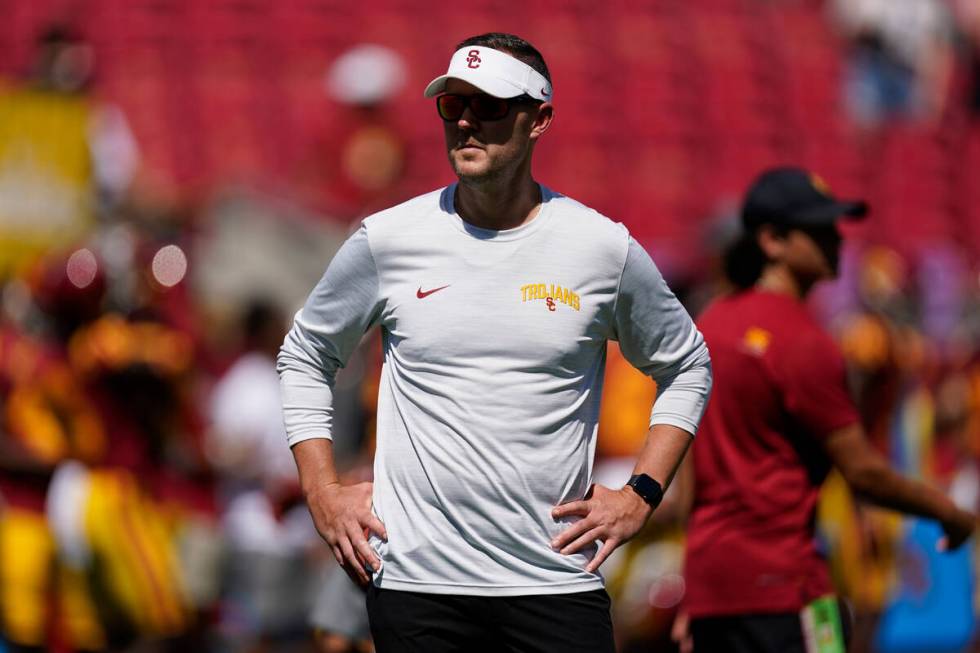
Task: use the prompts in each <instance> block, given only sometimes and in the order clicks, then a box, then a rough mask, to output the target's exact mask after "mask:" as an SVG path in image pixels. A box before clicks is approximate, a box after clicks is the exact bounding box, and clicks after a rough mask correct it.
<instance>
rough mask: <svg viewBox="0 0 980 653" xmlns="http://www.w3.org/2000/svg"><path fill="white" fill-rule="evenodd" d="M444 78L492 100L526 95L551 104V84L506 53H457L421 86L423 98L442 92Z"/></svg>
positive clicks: (486, 50) (469, 50)
mask: <svg viewBox="0 0 980 653" xmlns="http://www.w3.org/2000/svg"><path fill="white" fill-rule="evenodd" d="M448 79H460V80H462V81H464V82H467V83H469V84H472V85H473V86H475V87H477V88H478V89H480V90H481V91H483V92H484V93H486V94H488V95H492V96H494V97H499V98H512V97H517V96H518V95H523V94H525V93H526V94H527V95H529V96H531V97H533V98H534V99H535V100H542V101H544V102H550V101H551V82H549V81H548V80H547V79H545V78H544V75H542V74H541V73H539V72H538V71H536V70H535V69H534V68H531V67H530V66H529V65H527V64H526V63H524V62H523V61H519V60H518V59H515V58H514V57H512V56H510V55H509V54H506V53H504V52H501V51H500V50H494V49H493V48H487V47H484V46H480V45H473V46H469V47H465V48H462V49H460V50H457V51H456V54H454V55H453V58H452V59H450V60H449V70H448V71H446V74H445V75H440V76H439V77H436V78H435V79H433V80H432V81H431V82H429V85H428V86H426V87H425V97H435V96H437V95H439V94H440V93H442V92H444V91H445V90H446V80H448Z"/></svg>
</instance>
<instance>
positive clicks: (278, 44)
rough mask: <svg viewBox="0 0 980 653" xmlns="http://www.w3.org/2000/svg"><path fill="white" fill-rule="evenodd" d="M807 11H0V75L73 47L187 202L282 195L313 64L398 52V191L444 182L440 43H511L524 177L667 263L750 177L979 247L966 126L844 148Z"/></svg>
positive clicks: (400, 5)
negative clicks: (372, 51)
mask: <svg viewBox="0 0 980 653" xmlns="http://www.w3.org/2000/svg"><path fill="white" fill-rule="evenodd" d="M820 4H821V3H819V2H813V1H802V0H801V1H798V2H784V3H780V2H757V1H753V0H701V1H699V2H685V1H684V0H676V1H666V0H653V1H643V2H641V1H639V0H616V1H610V2H591V1H588V0H527V1H525V2H522V3H511V2H504V1H503V0H469V1H468V2H463V3H453V4H452V5H451V9H446V10H444V9H441V8H440V9H437V8H436V5H429V4H428V3H421V2H411V1H409V0H373V1H371V2H350V1H349V0H87V1H86V2H65V1H63V0H34V1H32V2H21V1H18V0H0V15H3V16H4V20H2V21H0V67H2V68H0V72H3V73H7V74H14V73H16V72H18V71H21V70H23V69H24V67H25V66H27V64H28V62H29V59H30V54H31V39H32V35H33V34H35V33H36V32H37V30H38V29H39V28H40V27H41V26H42V25H44V24H46V23H47V22H48V21H50V20H53V19H59V20H69V21H73V22H75V23H76V24H78V25H79V27H80V29H81V30H82V32H83V33H84V34H85V35H86V36H87V37H88V38H89V39H90V40H91V41H92V43H93V44H94V46H95V49H96V53H97V57H98V63H99V74H98V79H97V83H96V90H97V93H98V94H99V95H100V96H102V97H104V98H106V99H110V100H113V101H115V102H118V103H119V104H120V105H121V106H122V107H123V108H124V109H125V110H126V112H127V114H128V116H129V118H130V120H131V122H132V124H133V127H134V130H135V131H136V134H137V136H138V138H139V141H140V143H141V147H142V149H143V152H144V157H145V161H146V163H147V164H148V166H149V167H150V169H151V170H153V171H154V172H155V174H157V175H159V176H160V177H161V178H165V179H168V180H170V181H171V182H172V183H174V184H175V186H177V187H179V188H181V189H185V190H188V191H189V192H191V191H197V190H200V189H208V188H212V187H214V184H221V183H226V182H230V181H242V180H245V181H248V182H251V183H258V184H266V185H268V184H272V185H276V186H277V187H281V188H288V184H289V175H290V173H291V171H292V170H293V169H294V166H295V162H296V161H297V160H298V158H300V157H301V156H302V154H303V152H304V148H306V147H307V145H308V143H309V142H310V141H311V130H313V129H314V128H315V126H316V125H318V124H323V121H325V120H329V117H330V114H331V112H333V111H336V108H335V107H334V106H333V105H332V104H331V103H330V101H329V100H328V98H327V97H326V94H325V92H324V83H323V79H324V73H325V70H326V68H327V65H328V64H329V62H330V61H331V60H332V59H333V58H334V57H335V56H337V55H338V54H339V53H341V52H342V51H343V50H344V49H345V48H347V47H349V46H351V45H354V44H356V43H360V42H377V43H382V44H385V45H388V46H390V47H392V48H394V49H395V50H397V51H398V52H400V53H401V54H402V55H404V57H405V59H406V61H407V63H408V69H409V79H408V84H407V85H406V86H405V89H404V90H403V91H402V92H401V94H400V96H399V98H398V103H399V106H400V111H399V112H398V115H397V120H398V121H399V123H400V126H401V128H402V129H404V132H405V134H406V136H407V139H408V142H409V144H410V152H411V165H410V166H409V172H408V174H409V175H410V176H411V179H410V186H411V188H412V189H413V190H417V191H419V192H421V191H424V190H427V189H430V188H434V187H436V186H438V185H441V184H443V183H445V182H446V181H448V180H449V170H448V167H447V166H445V165H444V164H443V161H444V158H443V157H444V155H443V154H442V153H441V151H440V150H441V135H440V133H439V128H438V123H437V120H436V117H435V112H434V111H433V110H432V108H431V106H430V105H429V103H428V102H426V101H423V100H422V98H421V92H420V90H421V88H422V87H423V86H424V84H425V82H427V81H428V80H429V79H430V78H431V77H432V76H434V75H436V74H438V73H439V72H441V71H442V70H443V69H444V67H445V65H446V60H447V55H448V54H449V53H450V52H451V50H452V47H453V44H454V43H455V42H456V41H457V40H458V39H459V38H461V37H464V36H467V35H471V34H476V33H479V32H482V31H489V30H503V31H513V32H515V33H518V34H521V35H523V36H526V37H527V38H528V39H529V40H531V41H532V42H534V43H536V44H538V45H539V46H540V47H541V49H542V50H543V51H544V52H545V54H546V56H547V58H548V61H549V64H550V66H551V68H552V73H553V77H554V80H555V87H556V100H557V105H556V106H557V111H558V118H557V122H556V123H555V127H554V132H553V134H551V135H550V136H549V138H547V139H546V141H547V142H545V143H544V144H543V145H542V147H541V148H540V153H539V159H540V160H539V163H538V167H537V170H538V174H539V178H540V180H541V181H543V182H545V183H547V184H549V185H551V186H553V187H555V188H557V189H559V190H563V191H566V192H568V193H569V194H571V195H573V196H575V197H576V198H578V199H580V200H582V201H583V202H586V203H588V204H591V205H593V206H595V207H596V208H598V209H600V210H602V211H603V212H605V213H607V214H608V215H611V216H614V217H616V218H618V219H621V220H623V221H624V222H626V223H627V224H628V225H629V226H630V228H631V229H632V230H633V232H634V233H635V234H637V235H638V237H640V239H641V240H642V241H643V242H644V243H645V244H647V245H648V246H649V247H651V248H652V249H653V250H655V251H659V252H665V253H666V256H667V257H668V259H670V260H673V261H675V262H676V263H677V264H678V265H682V266H683V265H684V264H690V262H691V260H690V257H691V255H689V254H688V253H693V252H695V251H697V250H699V249H701V242H702V239H703V233H702V232H703V227H704V224H705V222H706V221H707V220H709V219H710V218H711V217H712V216H713V215H716V214H717V213H718V212H719V210H720V208H719V207H721V206H723V203H724V202H725V201H726V200H727V201H728V202H729V203H730V202H732V201H733V200H734V199H735V198H737V196H738V195H739V193H740V192H741V191H742V190H744V188H745V187H746V185H747V184H748V182H749V181H750V179H751V177H752V176H753V175H754V173H755V172H756V171H758V169H759V168H761V167H762V166H764V165H768V164H774V163H784V162H800V163H803V164H805V165H808V166H811V167H812V168H813V169H815V170H818V171H821V173H822V174H823V176H824V177H825V178H826V179H827V180H828V181H829V182H830V185H831V186H832V187H834V189H835V190H836V191H837V192H838V194H841V195H847V196H852V195H863V196H865V197H867V198H868V199H870V201H871V202H872V205H873V207H874V209H875V213H874V216H873V217H872V219H871V221H870V223H869V225H868V226H867V227H866V228H867V229H868V230H869V231H872V230H873V231H872V232H873V233H875V234H876V235H880V234H885V236H884V237H885V238H887V239H890V243H891V244H893V245H896V246H898V247H899V248H906V247H917V246H919V245H920V244H921V243H924V242H928V241H930V240H932V239H934V238H952V239H956V240H958V241H959V242H961V243H965V244H967V245H969V247H970V248H971V251H972V252H973V253H974V254H975V253H976V252H977V251H980V184H977V183H972V184H971V183H970V178H969V177H970V176H971V174H972V175H973V177H974V181H975V172H972V173H971V171H976V170H977V169H978V168H980V124H977V123H976V121H974V123H973V124H972V126H971V124H970V122H969V121H968V120H967V119H966V116H965V115H959V114H958V113H957V110H956V109H955V107H954V109H953V110H952V111H950V112H949V113H950V115H949V116H947V117H946V118H944V119H943V120H942V121H940V124H939V125H934V126H930V127H926V128H924V127H921V126H911V125H907V126H894V127H891V128H889V129H886V130H881V131H879V132H876V133H875V134H863V135H862V134H858V133H857V132H856V130H855V128H854V127H853V126H852V125H850V124H849V122H848V119H847V116H846V115H845V112H844V109H843V108H842V106H841V102H840V97H841V90H840V88H841V76H842V69H843V66H844V59H845V47H844V44H843V43H842V41H841V39H840V37H839V36H838V35H837V34H836V33H835V32H834V30H833V28H832V27H831V26H830V25H829V24H828V21H827V18H826V15H825V12H824V10H823V9H822V8H821V6H820Z"/></svg>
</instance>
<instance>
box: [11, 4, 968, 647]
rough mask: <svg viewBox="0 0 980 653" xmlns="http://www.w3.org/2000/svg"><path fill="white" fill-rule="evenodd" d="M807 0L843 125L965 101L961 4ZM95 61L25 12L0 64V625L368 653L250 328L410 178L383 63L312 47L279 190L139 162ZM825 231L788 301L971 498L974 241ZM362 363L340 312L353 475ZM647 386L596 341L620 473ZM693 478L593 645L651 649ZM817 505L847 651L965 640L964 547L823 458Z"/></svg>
mask: <svg viewBox="0 0 980 653" xmlns="http://www.w3.org/2000/svg"><path fill="white" fill-rule="evenodd" d="M826 5H827V17H828V18H827V19H828V20H829V21H835V24H836V25H839V28H840V32H841V36H842V41H843V42H845V43H847V44H849V45H848V47H849V50H848V51H847V52H848V55H847V56H848V64H847V72H846V74H845V75H844V76H843V79H842V88H841V102H842V103H844V104H845V106H846V107H847V108H848V111H849V114H850V116H851V120H852V121H853V124H854V127H855V132H856V134H860V133H862V132H864V133H866V132H867V131H868V130H888V129H890V128H892V126H894V125H896V124H901V123H903V122H916V121H929V120H936V119H938V118H937V116H939V115H941V114H942V113H943V111H944V109H943V106H944V103H946V102H949V101H950V98H953V99H955V100H956V101H960V100H961V99H962V101H964V102H965V103H966V104H967V105H968V106H969V110H970V111H972V116H973V120H977V121H980V2H975V1H971V0H958V2H941V1H939V0H935V1H929V0H904V1H903V2H893V1H889V0H877V1H876V0H861V1H860V2H858V1H855V0H848V1H840V2H827V3H826ZM954 18H955V20H954ZM458 36H460V37H462V36H463V35H458ZM95 65H96V62H95V59H94V53H93V50H92V48H91V47H90V46H89V45H88V44H87V43H86V41H85V39H84V38H83V36H82V35H80V34H78V33H76V32H74V31H73V30H72V28H71V27H70V26H56V27H50V28H49V29H45V30H44V31H43V32H42V33H41V34H40V35H39V36H38V39H37V42H36V56H35V57H34V60H33V65H32V68H31V70H30V73H29V75H25V76H24V77H22V78H19V79H11V80H7V81H6V82H4V83H0V277H2V283H3V285H2V294H0V652H2V651H8V650H9V651H19V650H52V651H64V652H66V653H67V652H69V651H102V650H123V651H169V650H186V651H212V650H213V651H309V650H320V651H334V652H340V651H369V650H371V647H370V641H369V639H370V638H369V635H368V633H367V632H366V630H365V624H364V616H363V612H362V611H363V606H361V605H360V603H359V601H360V599H359V596H358V594H357V591H356V590H355V589H353V588H352V587H351V586H350V585H349V584H348V582H347V581H346V579H345V577H343V575H342V574H338V573H337V567H336V564H335V563H334V562H333V559H332V556H330V555H328V551H327V550H326V549H325V547H324V546H323V545H322V543H321V541H320V539H319V537H318V536H317V534H316V532H315V530H314V529H313V526H312V523H311V520H310V518H309V516H308V514H307V512H306V509H305V506H304V504H303V501H302V497H301V494H300V492H299V488H298V483H297V478H296V473H295V468H294V466H293V462H292V457H291V455H290V452H289V450H288V449H287V448H286V446H285V432H284V429H283V425H282V416H281V408H280V405H279V385H278V378H277V376H276V372H275V355H276V352H277V350H278V347H279V345H280V344H281V342H282V338H283V336H284V334H285V330H286V329H287V327H288V320H289V315H290V313H291V311H293V310H295V309H296V308H297V307H298V306H299V303H300V302H301V301H302V300H303V293H305V292H306V291H307V290H308V289H309V288H310V287H312V284H313V283H314V282H315V280H316V278H317V277H318V275H319V274H320V273H321V272H322V269H323V267H324V266H325V265H326V263H327V261H328V260H329V256H330V253H331V252H333V251H334V250H335V249H336V247H337V246H338V245H339V243H340V242H342V240H343V238H344V237H345V235H346V233H347V230H348V228H349V225H350V224H352V223H353V222H354V221H356V218H358V217H359V216H363V215H365V214H367V213H369V212H371V211H373V210H376V209H379V208H382V207H384V206H387V205H390V204H392V203H395V202H397V201H399V200H400V199H402V198H404V197H406V196H408V195H410V194H411V193H410V190H413V189H410V188H409V186H408V185H407V184H406V181H405V179H406V174H407V165H408V164H407V162H408V161H409V158H408V157H409V149H410V148H409V145H408V141H407V140H406V139H405V138H404V137H403V135H402V134H401V133H400V131H399V130H398V128H397V127H396V126H395V123H393V122H392V120H391V119H390V107H389V105H388V101H389V100H390V99H391V98H392V97H393V95H394V94H395V93H397V92H399V91H400V89H401V87H402V84H403V83H404V80H405V78H406V73H405V66H406V64H405V62H404V61H403V60H402V59H400V57H399V55H398V54H397V53H395V52H394V51H393V50H390V49H388V48H386V47H382V46H378V45H371V44H364V45H359V46H356V47H354V48H352V49H350V50H349V51H347V52H346V53H345V54H344V55H343V56H341V57H339V58H338V59H336V60H335V61H333V62H332V63H331V65H330V66H329V68H328V70H327V71H326V76H325V85H324V89H325V92H326V93H328V97H329V98H330V101H331V102H333V103H335V104H336V106H337V107H339V108H338V109H337V111H336V112H335V114H334V115H335V116H336V119H335V120H333V122H331V123H330V124H328V125H322V126H321V128H320V129H319V130H318V131H317V136H316V138H315V139H313V143H312V146H311V147H310V150H309V156H305V157H301V160H302V165H301V169H300V170H299V172H298V173H297V177H296V178H297V180H298V181H297V185H296V186H295V187H294V188H292V189H290V192H289V193H284V194H283V195H281V196H270V195H269V194H268V192H267V189H264V190H262V191H259V190H256V189H250V188H242V187H233V188H215V189H210V192H209V193H207V194H206V197H207V200H206V201H201V200H200V199H199V198H200V193H197V194H196V197H197V199H196V201H195V202H190V201H186V200H185V199H184V198H182V197H180V196H179V193H178V194H176V195H175V194H174V193H173V192H172V191H168V192H162V191H161V190H160V189H159V188H158V187H155V186H154V185H153V184H152V183H150V184H147V183H146V178H147V177H146V172H145V166H144V165H143V164H141V161H142V158H143V152H141V147H140V143H139V142H138V139H137V138H136V136H134V133H133V131H132V130H131V129H130V127H129V122H128V119H127V116H126V115H125V113H124V112H123V111H122V110H121V109H120V108H119V107H118V106H115V105H113V104H112V103H110V102H107V101H105V100H103V99H96V96H95V95H94V94H93V93H91V88H92V86H91V84H92V80H93V73H94V71H95ZM963 71H966V72H963ZM957 75H959V78H958V79H957V80H956V82H955V83H953V82H951V81H950V79H951V77H956V76H957ZM952 87H955V88H957V89H958V91H957V92H956V93H951V92H950V91H949V89H950V88H952ZM433 118H435V116H434V112H433ZM855 137H856V138H859V137H860V136H855ZM433 138H434V139H435V138H439V136H438V134H437V132H436V131H435V130H434V131H433ZM229 156H233V152H230V153H229ZM431 165H433V166H439V165H444V164H443V162H442V161H441V160H437V161H432V162H431ZM974 177H975V174H974ZM973 181H974V183H977V185H978V186H980V183H978V182H977V179H975V178H974V180H973ZM610 183H611V182H610ZM284 196H288V197H286V199H284V198H283V197H284ZM873 209H874V207H873V206H872V210H873ZM723 213H725V212H723ZM324 216H328V217H329V218H331V219H324ZM702 224H703V226H704V239H703V251H702V252H701V254H700V263H699V265H698V266H697V269H696V270H693V271H691V270H688V271H687V272H686V274H685V276H684V277H683V278H677V279H672V280H671V282H672V286H673V287H675V289H676V290H677V291H678V294H679V295H680V296H681V297H682V299H683V300H684V301H685V304H686V305H687V306H688V308H689V310H690V311H691V312H692V314H695V315H696V313H697V311H698V310H699V308H701V307H702V306H704V304H705V303H706V302H707V300H708V299H709V298H711V297H712V296H714V295H716V294H718V293H720V292H725V291H726V290H727V287H726V285H725V282H724V280H723V278H722V274H721V268H722V257H723V252H724V249H725V247H726V246H727V244H728V243H729V242H730V240H731V238H732V236H733V225H734V224H735V220H734V215H727V214H725V215H721V216H720V217H717V218H708V217H705V218H704V220H702ZM971 228H972V229H974V230H976V229H978V228H980V227H978V226H976V225H973V226H972V227H971V226H970V225H965V226H964V230H967V229H971ZM851 235H852V236H853V242H852V244H851V245H850V246H849V249H848V250H847V254H846V256H845V260H844V263H843V269H842V275H841V279H840V280H839V281H838V282H837V283H835V284H832V285H830V286H828V287H827V288H824V289H823V290H822V291H821V292H820V293H818V295H817V297H816V298H815V301H814V310H816V311H818V313H819V314H820V315H821V317H822V318H823V320H824V322H825V324H827V325H828V327H829V328H830V329H831V330H832V332H833V333H834V334H835V336H836V337H837V339H838V341H839V343H840V345H841V347H842V349H843V351H844V353H845V356H846V358H847V360H848V362H849V366H850V374H851V377H852V379H851V380H852V382H853V389H854V392H855V396H856V397H857V398H858V403H859V407H860V409H861V411H862V415H863V418H864V422H865V427H866V428H867V431H868V433H869V434H870V435H871V437H872V438H873V439H874V442H875V444H876V445H877V446H878V447H879V448H880V449H881V450H882V451H883V452H885V453H886V454H887V455H888V456H889V457H890V458H891V460H892V461H893V462H894V464H895V465H896V466H897V467H898V468H900V469H901V470H903V471H904V472H906V473H908V474H911V475H914V476H917V477H919V478H923V479H926V480H928V481H930V482H931V483H934V484H936V485H938V486H941V487H943V488H945V489H946V490H947V491H948V492H950V493H951V495H952V496H954V497H955V498H956V500H957V501H958V502H960V503H961V504H962V505H964V506H968V507H970V508H971V509H972V510H977V509H980V468H978V464H980V276H978V274H980V266H978V264H977V261H976V258H975V253H974V254H971V253H970V252H969V250H967V249H964V248H963V247H961V244H960V243H957V242H955V241H950V242H933V243H930V244H929V245H928V246H922V247H919V248H915V249H908V248H906V249H894V248H891V247H889V246H888V245H887V244H883V242H882V241H881V239H879V238H877V236H878V234H875V233H873V232H869V231H868V230H866V229H865V230H862V228H861V227H857V228H855V229H854V231H853V233H852V234H851ZM380 361H381V343H380V338H379V336H378V334H376V333H369V334H367V335H366V336H365V339H364V341H363V343H362V345H361V347H360V348H359V350H358V351H357V352H356V353H355V355H354V358H353V360H352V361H351V362H350V363H349V364H348V366H347V367H346V368H345V369H344V371H343V373H342V374H341V376H340V378H339V379H338V382H337V388H336V389H335V405H336V406H337V416H336V417H335V431H336V433H338V434H342V437H338V438H337V440H336V451H337V452H338V462H339V464H340V466H341V468H342V469H343V471H344V473H345V474H346V477H347V478H348V479H350V480H355V479H369V478H370V476H371V454H372V446H373V439H374V422H373V414H374V412H373V409H374V403H375V401H376V394H377V383H378V375H379V372H380ZM655 392H656V388H655V387H654V386H653V383H652V382H651V381H650V380H649V379H648V378H646V377H644V376H642V375H641V374H639V373H638V372H636V371H635V370H634V369H633V368H632V367H630V365H629V364H628V363H626V362H625V360H624V359H623V358H622V356H621V355H619V353H618V351H616V350H615V349H613V350H612V351H610V354H609V361H608V366H607V372H606V383H605V394H604V398H603V407H602V416H601V424H600V436H599V452H598V455H599V456H600V461H599V464H598V465H597V468H596V481H597V482H600V483H604V484H607V485H612V486H617V485H620V484H622V483H623V482H625V480H626V479H627V478H628V477H629V474H630V470H631V469H632V462H633V461H632V456H633V455H634V454H635V452H636V451H637V450H638V449H639V447H640V445H641V438H643V437H644V435H645V433H646V427H647V425H646V421H647V419H648V417H649V406H650V403H651V402H652V400H653V398H654V396H655ZM695 446H696V444H695ZM693 482H694V479H693V478H692V476H691V474H690V472H689V471H687V470H682V472H681V474H680V475H679V477H678V479H677V480H676V481H675V483H674V485H673V486H672V488H671V491H670V492H669V493H668V497H667V500H666V501H665V503H664V504H663V506H662V507H661V508H660V509H659V510H658V511H657V512H656V513H655V516H654V518H653V520H652V521H651V523H650V524H649V526H648V528H647V529H646V531H644V532H643V533H642V534H641V536H640V537H638V538H636V539H635V540H634V541H632V542H630V543H629V544H628V545H627V546H624V547H622V548H621V549H620V550H619V551H617V553H616V554H615V556H614V557H613V558H611V559H610V560H609V562H608V563H607V564H606V565H605V566H604V568H603V573H604V575H605V577H606V579H607V583H608V588H609V591H610V594H611V595H612V597H613V606H614V608H613V609H614V619H615V623H616V627H617V637H618V639H619V641H620V643H621V650H623V651H640V650H643V651H660V650H663V651H668V650H672V646H673V644H672V643H671V641H670V629H671V624H672V622H673V620H674V617H675V616H676V614H677V611H678V608H679V606H680V605H682V602H683V597H684V581H683V573H682V572H683V570H682V568H681V567H682V557H683V553H682V552H683V537H684V519H685V514H686V510H687V507H688V504H689V501H690V491H691V484H692V483H693ZM820 514H821V524H820V533H821V537H822V541H823V543H824V545H825V547H826V552H827V555H828V557H829V558H830V559H831V560H832V563H833V570H834V574H835V580H836V583H837V587H838V588H839V589H840V592H841V595H842V596H843V597H844V598H845V599H847V601H848V605H849V606H850V608H851V612H852V617H853V622H854V650H857V651H864V650H873V649H874V650H886V651H904V650H909V651H911V650H965V649H966V648H967V647H969V646H970V645H971V644H972V642H973V641H974V639H975V637H974V633H975V630H976V628H975V624H976V608H975V606H976V605H977V602H976V600H975V596H974V595H975V593H976V591H977V590H976V585H975V583H974V581H973V578H974V573H975V560H976V555H975V552H974V551H973V550H969V549H970V547H966V548H965V549H964V550H963V551H962V552H961V553H958V554H955V555H952V554H950V555H945V556H939V555H937V554H936V553H935V552H933V551H931V550H928V548H926V547H923V546H922V545H921V542H922V541H924V536H923V535H922V531H923V529H925V530H928V527H929V525H928V524H921V523H919V522H916V521H912V520H904V519H900V518H898V517H896V516H894V515H893V514H890V513H887V512H883V511H879V510H877V509H871V508H868V507H866V506H864V505H862V503H861V502H860V501H859V500H858V499H856V498H855V497H852V496H850V495H849V494H848V493H847V491H846V488H845V486H844V484H843V483H842V482H840V481H839V480H838V479H834V478H831V480H830V481H829V482H828V485H827V487H826V489H825V493H824V498H823V500H822V506H821V511H820ZM930 638H932V639H930ZM910 642H912V644H910Z"/></svg>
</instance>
